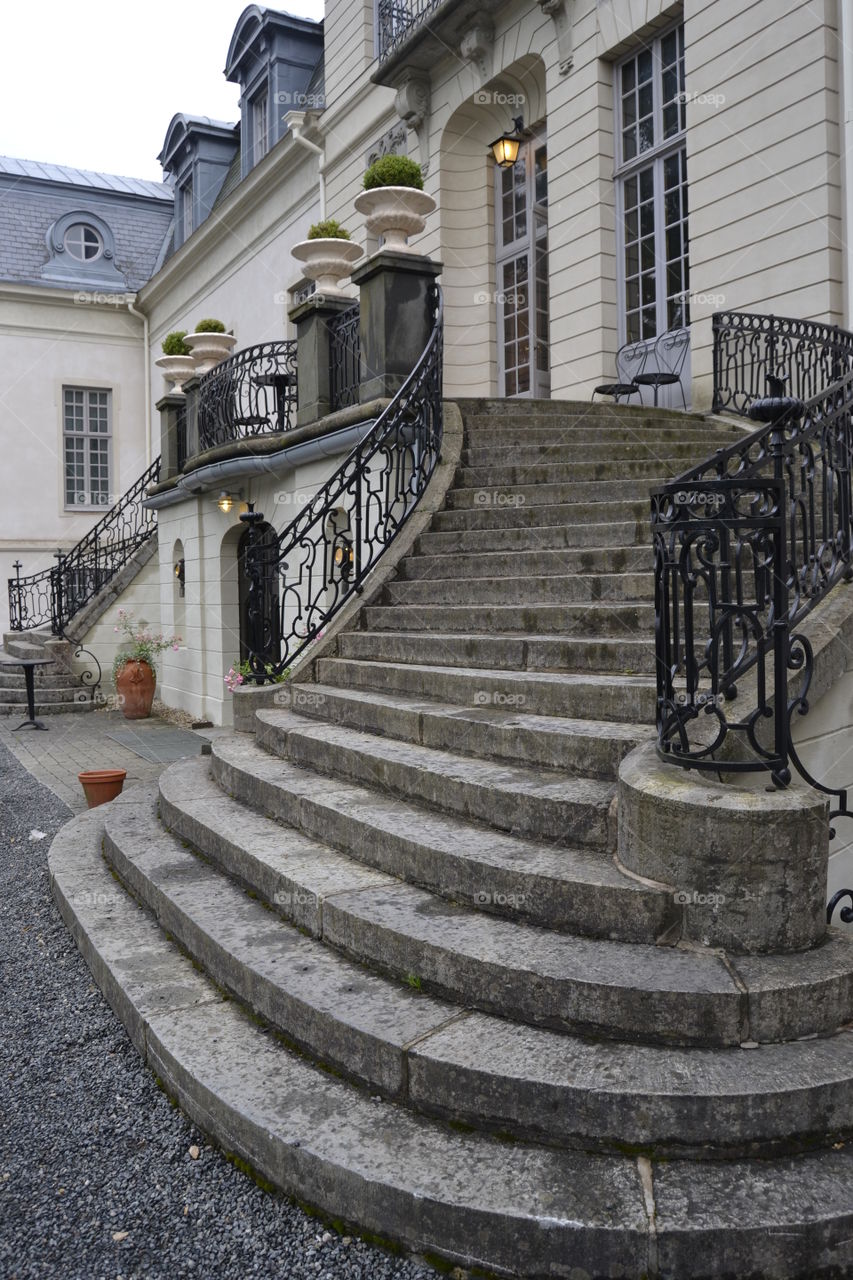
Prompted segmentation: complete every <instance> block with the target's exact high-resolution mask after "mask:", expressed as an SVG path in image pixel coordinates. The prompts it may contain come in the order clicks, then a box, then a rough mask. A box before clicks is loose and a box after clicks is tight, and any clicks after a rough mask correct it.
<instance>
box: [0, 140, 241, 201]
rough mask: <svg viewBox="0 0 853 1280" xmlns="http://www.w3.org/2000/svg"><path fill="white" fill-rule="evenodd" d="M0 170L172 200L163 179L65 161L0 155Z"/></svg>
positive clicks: (170, 191) (72, 184) (20, 176)
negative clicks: (100, 170) (121, 174)
mask: <svg viewBox="0 0 853 1280" xmlns="http://www.w3.org/2000/svg"><path fill="white" fill-rule="evenodd" d="M211 123H216V122H215V121H211ZM0 173H7V174H10V175H11V176H12V177H14V178H42V179H44V180H45V181H46V182H63V183H67V184H69V185H70V186H73V187H94V188H95V189H96V190H100V191H117V192H119V193H120V194H121V195H132V196H148V197H149V198H150V199H152V200H171V199H172V188H171V187H169V186H167V184H166V183H165V182H149V181H148V179H147V178H123V177H119V176H118V175H117V174H115V173H95V172H94V171H93V170H91V169H74V168H72V167H71V166H70V165H67V164H45V163H44V162H43V161H41V160H16V159H13V158H12V157H11V156H0Z"/></svg>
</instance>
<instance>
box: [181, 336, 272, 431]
mask: <svg viewBox="0 0 853 1280" xmlns="http://www.w3.org/2000/svg"><path fill="white" fill-rule="evenodd" d="M296 393H297V379H296V342H295V341H294V340H293V339H289V340H288V341H286V342H261V343H258V344H257V345H256V346H254V347H245V348H244V349H243V350H242V351H237V352H235V354H234V355H233V356H229V358H228V359H227V360H223V361H221V363H219V364H217V365H215V366H214V367H213V368H212V369H211V370H210V372H209V373H206V374H205V375H204V377H203V378H202V379H201V380H200V381H199V384H198V390H197V392H196V395H197V397H198V400H197V420H198V444H199V449H200V450H204V449H212V448H214V447H215V446H216V445H221V444H230V443H231V442H232V441H234V440H244V439H246V438H247V437H249V436H259V435H267V434H270V433H273V432H283V431H289V430H290V427H291V426H292V422H293V417H294V414H295V411H296Z"/></svg>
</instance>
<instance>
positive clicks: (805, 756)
mask: <svg viewBox="0 0 853 1280" xmlns="http://www.w3.org/2000/svg"><path fill="white" fill-rule="evenodd" d="M792 734H793V738H794V744H795V746H796V748H797V754H798V755H799V756H800V759H801V760H802V762H803V764H804V765H805V767H806V768H807V769H808V771H809V773H811V775H812V777H813V778H815V779H816V780H817V781H818V782H822V783H824V784H825V785H826V786H830V787H853V671H847V672H845V674H844V675H842V676H840V677H839V678H838V679H837V680H836V681H835V683H834V684H833V686H832V689H831V690H830V692H829V693H827V694H825V695H824V696H823V697H822V698H820V699H818V701H817V702H816V703H815V704H814V706H812V707H810V708H809V712H808V714H807V715H805V716H795V718H794V721H793V725H792ZM833 825H834V827H835V832H836V835H835V838H834V839H833V840H831V841H830V844H829V849H830V853H829V883H828V886H827V888H828V894H827V898H831V897H832V895H833V894H834V893H835V892H836V890H838V889H845V888H850V889H853V819H850V818H839V819H837V820H836V821H835V822H834V824H833ZM834 923H836V924H838V923H839V920H838V919H837V918H836V920H835V922H834Z"/></svg>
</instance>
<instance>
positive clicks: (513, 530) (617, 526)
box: [403, 513, 649, 564]
mask: <svg viewBox="0 0 853 1280" xmlns="http://www.w3.org/2000/svg"><path fill="white" fill-rule="evenodd" d="M434 524H435V517H433V525H434ZM532 539H535V546H536V547H538V548H540V549H541V550H543V551H548V550H551V549H555V550H559V549H571V550H572V551H576V550H578V549H579V548H585V547H596V548H599V549H600V548H603V547H607V548H608V549H611V548H612V549H614V550H621V549H623V548H629V547H630V548H634V547H639V546H642V547H643V548H647V547H648V544H649V523H648V513H646V517H645V518H644V519H640V520H611V521H609V522H608V523H607V524H593V523H592V522H590V521H588V522H587V523H585V524H575V523H565V524H539V525H533V526H528V525H522V526H520V527H516V526H514V525H513V526H509V527H506V528H499V529H447V530H445V531H444V532H435V531H434V529H433V526H431V527H430V529H428V530H427V532H426V533H422V534H421V535H420V537H419V538H418V539H417V541H416V543H415V548H414V550H415V554H414V555H413V556H411V557H409V558H408V559H407V560H405V561H403V563H404V564H407V563H409V561H410V560H414V559H417V558H418V557H420V556H439V555H450V554H452V553H453V552H459V553H462V554H470V555H474V554H475V553H482V552H490V551H513V552H515V551H520V552H524V551H527V550H529V549H530V545H531V540H532Z"/></svg>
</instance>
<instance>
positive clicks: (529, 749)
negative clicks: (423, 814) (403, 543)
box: [276, 682, 651, 779]
mask: <svg viewBox="0 0 853 1280" xmlns="http://www.w3.org/2000/svg"><path fill="white" fill-rule="evenodd" d="M276 696H277V699H278V705H279V706H281V707H285V708H287V709H288V710H290V711H293V712H295V713H296V714H297V715H300V716H304V717H307V718H308V719H312V720H323V721H328V722H329V723H331V724H338V725H342V726H344V727H345V728H348V729H360V730H363V731H364V732H366V733H373V734H380V735H384V736H386V737H389V738H393V739H399V740H401V741H404V742H415V743H419V744H420V745H421V746H424V747H437V748H438V749H439V750H441V751H454V752H459V753H462V754H464V755H473V756H478V757H480V758H482V759H489V760H506V761H511V762H513V763H515V764H519V765H523V766H525V767H526V766H529V765H541V766H542V767H544V768H546V769H566V770H577V771H578V772H579V773H581V774H583V775H585V776H587V777H591V778H609V779H615V778H616V775H617V773H618V770H619V762H620V761H621V760H622V758H623V757H624V756H625V755H627V753H628V752H629V751H631V750H632V749H633V748H634V747H636V746H637V745H638V744H639V743H640V742H644V741H646V740H647V739H648V738H649V737H650V736H651V731H650V730H649V729H645V730H644V729H641V728H638V727H637V726H636V725H629V724H620V723H617V722H614V721H606V720H592V719H569V718H567V717H565V716H558V715H549V716H542V715H536V714H533V713H529V712H526V711H525V710H524V709H523V704H522V705H517V704H516V703H515V702H514V700H513V697H512V695H504V699H503V702H502V703H496V702H495V701H494V700H493V699H491V698H489V696H488V694H486V693H484V692H483V691H481V692H480V697H479V700H476V699H475V700H474V701H473V703H472V704H471V705H469V706H460V705H459V704H458V703H454V702H444V703H442V702H439V701H438V700H435V699H430V700H427V699H425V698H420V699H418V698H411V697H406V696H404V695H401V694H391V693H378V692H376V691H375V690H372V689H370V690H362V689H340V688H336V687H335V686H334V685H326V684H292V683H289V682H288V683H287V684H286V685H285V686H284V687H283V688H282V689H281V690H280V691H279V693H278V694H277V695H276Z"/></svg>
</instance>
